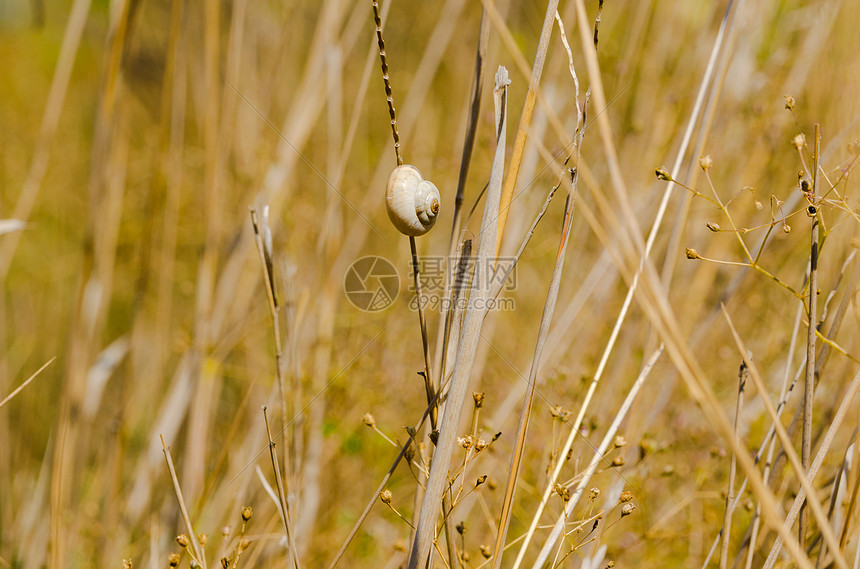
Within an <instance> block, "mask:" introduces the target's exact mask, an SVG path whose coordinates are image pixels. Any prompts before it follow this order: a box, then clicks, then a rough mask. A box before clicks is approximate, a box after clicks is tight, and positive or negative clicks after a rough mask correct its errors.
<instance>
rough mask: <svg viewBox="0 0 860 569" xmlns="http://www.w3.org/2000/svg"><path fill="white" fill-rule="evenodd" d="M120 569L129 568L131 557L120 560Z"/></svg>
mask: <svg viewBox="0 0 860 569" xmlns="http://www.w3.org/2000/svg"><path fill="white" fill-rule="evenodd" d="M122 569H131V559H123V560H122Z"/></svg>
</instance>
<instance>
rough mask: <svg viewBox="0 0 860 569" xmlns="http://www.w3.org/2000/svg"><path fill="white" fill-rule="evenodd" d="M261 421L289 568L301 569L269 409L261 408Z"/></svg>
mask: <svg viewBox="0 0 860 569" xmlns="http://www.w3.org/2000/svg"><path fill="white" fill-rule="evenodd" d="M263 420H264V421H265V422H266V437H267V438H268V439H269V457H270V458H271V459H272V469H273V470H274V471H275V482H276V483H277V488H278V500H280V502H281V503H280V506H281V514H282V517H283V522H284V532H285V533H286V534H287V543H288V544H289V548H290V566H293V567H295V568H296V569H301V566H300V565H299V552H298V548H297V547H296V540H295V533H294V532H293V524H292V521H291V520H290V510H289V507H288V506H287V497H286V493H285V492H284V481H283V479H282V478H281V469H280V467H279V466H278V452H277V451H276V450H275V441H273V440H272V429H271V427H269V409H268V407H266V406H265V405H264V406H263Z"/></svg>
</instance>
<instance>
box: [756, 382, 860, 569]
mask: <svg viewBox="0 0 860 569" xmlns="http://www.w3.org/2000/svg"><path fill="white" fill-rule="evenodd" d="M858 390H860V373H857V374H856V375H855V376H854V379H853V380H852V381H851V385H850V386H849V387H848V391H847V392H846V393H845V397H843V398H842V403H840V405H839V409H838V410H837V411H836V415H834V417H833V419H832V420H831V422H830V425H829V426H828V427H827V432H826V433H825V435H824V440H823V441H822V442H821V446H820V447H819V449H818V453H816V455H815V460H814V461H813V462H812V465H811V466H810V467H809V471H808V475H807V477H808V479H809V480H810V481H812V480H814V479H815V476H816V475H817V474H818V471H819V470H820V469H821V465H822V464H824V459H825V458H826V457H827V453H828V452H829V450H830V446H831V445H832V444H833V439H834V438H835V437H836V433H837V431H838V430H839V427H841V426H842V422H843V421H844V420H845V417H846V415H847V414H848V409H849V407H850V406H851V402H852V400H853V399H854V396H855V395H856V394H857V392H858ZM805 497H806V491H805V490H801V491H800V492H798V494H797V497H796V498H795V499H794V502H793V503H792V505H791V509H790V510H789V511H788V515H786V517H785V527H786V528H789V527H791V526H792V525H793V524H794V521H795V520H796V519H797V517H798V514H799V512H800V510H801V508H802V505H803V504H804V500H805ZM818 524H819V526H820V525H821V522H820V521H818ZM825 525H826V526H827V532H828V533H832V531H833V530H832V529H831V528H830V524H827V523H825ZM824 533H825V532H824V530H822V534H824ZM827 546H828V547H830V548H832V545H830V544H827ZM822 547H824V545H823V544H822ZM781 548H782V542H781V540H780V539H779V538H777V540H776V541H775V542H774V544H773V547H772V548H771V550H770V553H769V554H768V556H767V560H766V561H765V564H764V565H763V567H764V568H771V567H773V566H774V564H775V563H776V557H777V556H778V555H779V552H780V549H781ZM835 551H840V553H839V555H840V556H841V555H842V554H841V547H837V548H836V549H835Z"/></svg>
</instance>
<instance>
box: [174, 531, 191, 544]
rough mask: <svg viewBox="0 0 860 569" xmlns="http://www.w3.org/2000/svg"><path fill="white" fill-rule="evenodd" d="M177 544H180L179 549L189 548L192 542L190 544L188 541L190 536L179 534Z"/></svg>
mask: <svg viewBox="0 0 860 569" xmlns="http://www.w3.org/2000/svg"><path fill="white" fill-rule="evenodd" d="M176 543H178V544H179V547H183V548H184V547H188V544H189V543H191V542H190V541H188V536H187V535H185V534H184V533H181V534H179V535H177V536H176Z"/></svg>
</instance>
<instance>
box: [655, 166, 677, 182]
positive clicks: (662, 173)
mask: <svg viewBox="0 0 860 569" xmlns="http://www.w3.org/2000/svg"><path fill="white" fill-rule="evenodd" d="M654 173H655V174H657V179H658V180H663V181H664V182H671V181H673V180H672V175H671V174H670V173H669V171H668V170H666V169H665V168H657V169H656V170H655V171H654Z"/></svg>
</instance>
